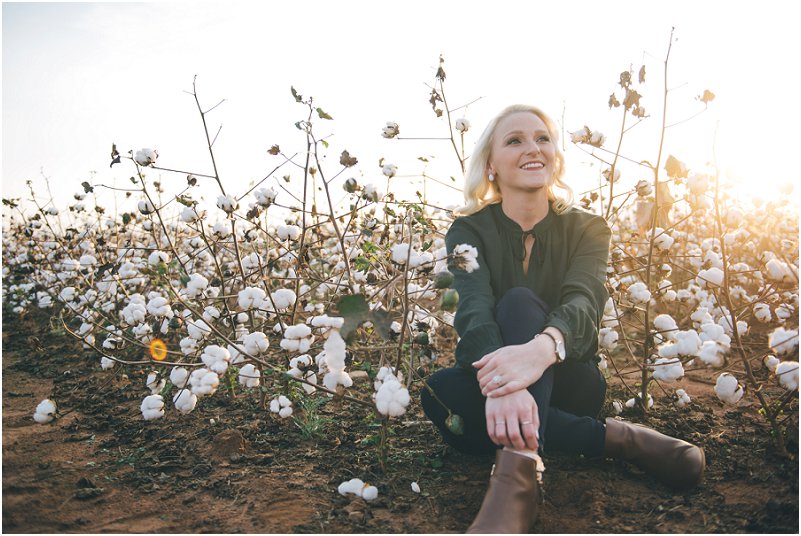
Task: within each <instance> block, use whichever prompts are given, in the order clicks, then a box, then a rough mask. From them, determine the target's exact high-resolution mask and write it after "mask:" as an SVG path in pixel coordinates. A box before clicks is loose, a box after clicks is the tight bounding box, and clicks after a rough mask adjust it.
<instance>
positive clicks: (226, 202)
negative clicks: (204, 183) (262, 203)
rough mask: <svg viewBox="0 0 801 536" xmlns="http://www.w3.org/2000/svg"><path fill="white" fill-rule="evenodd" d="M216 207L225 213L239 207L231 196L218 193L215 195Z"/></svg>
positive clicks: (229, 212)
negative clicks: (218, 194)
mask: <svg viewBox="0 0 801 536" xmlns="http://www.w3.org/2000/svg"><path fill="white" fill-rule="evenodd" d="M217 208H219V209H220V210H222V211H224V212H226V213H227V214H231V213H232V212H234V211H235V210H236V209H238V208H239V202H238V201H237V200H236V198H235V197H233V196H230V195H220V196H218V197H217Z"/></svg>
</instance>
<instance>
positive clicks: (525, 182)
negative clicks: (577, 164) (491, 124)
mask: <svg viewBox="0 0 801 536" xmlns="http://www.w3.org/2000/svg"><path fill="white" fill-rule="evenodd" d="M555 161H556V148H555V147H554V144H553V142H552V141H551V135H550V133H549V132H548V127H547V126H546V125H545V123H544V122H543V120H542V119H540V118H539V117H538V116H537V115H535V114H533V113H531V112H516V113H513V114H510V115H508V116H506V117H505V118H503V119H501V120H500V121H499V122H498V126H497V127H495V135H494V139H493V142H492V151H491V154H490V158H489V161H488V163H487V171H488V172H489V173H492V174H493V175H495V180H496V182H497V184H498V187H499V188H500V189H501V193H502V194H503V195H509V194H511V193H514V192H516V191H517V192H533V191H536V190H539V189H542V188H544V187H547V186H548V185H550V184H551V180H552V177H553V173H554V166H555Z"/></svg>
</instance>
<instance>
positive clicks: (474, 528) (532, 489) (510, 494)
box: [467, 450, 542, 534]
mask: <svg viewBox="0 0 801 536" xmlns="http://www.w3.org/2000/svg"><path fill="white" fill-rule="evenodd" d="M541 502H542V496H541V494H540V485H539V482H537V462H536V461H534V460H533V459H531V458H529V457H528V456H523V455H522V454H516V453H514V452H509V451H505V450H499V451H498V452H497V454H496V455H495V466H494V467H493V468H492V474H491V475H490V483H489V488H488V489H487V494H486V495H485V496H484V502H482V503H481V510H479V512H478V515H477V516H476V518H475V519H474V520H473V523H472V524H471V525H470V527H469V528H468V529H467V534H524V533H527V532H528V531H529V530H530V529H531V527H532V525H534V522H535V521H536V520H537V514H538V513H539V508H540V503H541Z"/></svg>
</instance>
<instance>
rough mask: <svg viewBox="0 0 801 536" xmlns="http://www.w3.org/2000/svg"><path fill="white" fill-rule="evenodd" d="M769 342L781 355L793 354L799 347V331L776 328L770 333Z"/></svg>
mask: <svg viewBox="0 0 801 536" xmlns="http://www.w3.org/2000/svg"><path fill="white" fill-rule="evenodd" d="M768 344H769V346H770V347H771V348H773V350H775V351H776V353H777V354H779V355H792V354H793V353H794V352H795V351H796V349H797V348H798V331H797V330H794V329H787V330H786V329H784V328H776V329H775V330H773V333H771V334H770V336H769V342H768Z"/></svg>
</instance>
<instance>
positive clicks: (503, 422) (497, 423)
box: [495, 421, 506, 426]
mask: <svg viewBox="0 0 801 536" xmlns="http://www.w3.org/2000/svg"><path fill="white" fill-rule="evenodd" d="M499 424H503V425H504V426H505V425H506V421H495V426H498V425H499Z"/></svg>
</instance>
